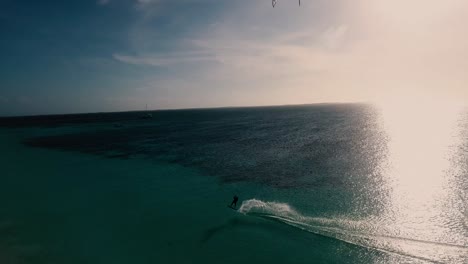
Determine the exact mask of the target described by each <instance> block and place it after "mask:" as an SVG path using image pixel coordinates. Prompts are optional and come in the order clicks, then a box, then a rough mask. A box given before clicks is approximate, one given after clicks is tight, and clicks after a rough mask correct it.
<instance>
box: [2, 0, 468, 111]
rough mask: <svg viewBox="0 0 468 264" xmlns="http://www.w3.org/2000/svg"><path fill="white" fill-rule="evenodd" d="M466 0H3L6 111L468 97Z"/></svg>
mask: <svg viewBox="0 0 468 264" xmlns="http://www.w3.org/2000/svg"><path fill="white" fill-rule="evenodd" d="M466 14H468V3H467V2H465V1H462V0H448V1H445V2H439V1H422V0H416V1H412V2H411V3H407V2H405V1H402V0H398V1H391V2H388V1H383V0H378V1H371V0H359V1H354V2H353V3H349V2H348V1H344V0H337V1H332V2H330V1H326V0H306V1H302V2H301V6H298V4H297V1H287V0H278V1H277V4H276V6H275V8H272V6H271V1H269V0H264V1H247V0H240V1H222V2H221V1H214V0H180V1H168V0H98V1H96V0H90V1H80V2H66V3H65V2H63V3H62V2H60V3H56V2H52V1H41V2H40V3H39V2H34V1H22V2H17V1H11V0H7V1H2V2H1V3H0V24H1V26H0V33H1V37H2V42H0V56H1V57H2V60H1V62H0V116H19V115H43V114H64V113H93V112H119V111H136V110H140V109H141V110H144V109H145V105H148V109H155V110H156V109H186V108H217V107H243V106H269V105H295V104H315V103H327V102H338V103H339V102H375V103H377V104H384V105H389V104H395V103H399V102H400V101H401V100H403V101H404V102H406V104H407V105H408V104H409V102H414V101H423V102H425V103H424V105H426V106H430V105H434V104H436V103H439V102H442V103H443V105H444V106H445V105H459V104H464V103H465V102H466V101H467V99H468V89H467V88H466V84H468V76H467V75H466V72H467V71H468V50H467V49H466V47H467V46H468V37H467V36H468V34H467V33H468V29H467V28H466V27H464V25H466V24H467V23H468V16H466Z"/></svg>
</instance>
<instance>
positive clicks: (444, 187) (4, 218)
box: [0, 105, 468, 263]
mask: <svg viewBox="0 0 468 264" xmlns="http://www.w3.org/2000/svg"><path fill="white" fill-rule="evenodd" d="M139 116H141V115H140V114H139V113H112V114H92V115H78V116H63V117H55V118H52V117H35V118H29V119H25V118H19V119H18V118H17V119H2V120H1V124H2V125H3V128H1V130H0V146H2V148H1V152H0V158H1V161H2V174H1V176H0V199H1V201H2V206H1V207H0V262H1V263H466V262H467V260H468V222H467V221H468V220H467V208H466V199H467V190H468V180H467V173H468V152H467V150H468V142H467V138H468V137H467V135H468V122H467V118H466V117H467V115H466V112H463V111H458V112H454V113H448V114H447V115H445V116H442V117H441V118H439V117H437V116H433V115H431V113H423V114H422V117H421V118H420V119H419V120H422V121H418V120H416V116H412V115H408V116H407V117H405V118H407V119H403V118H399V119H397V120H395V119H393V116H392V115H391V114H388V112H386V110H382V109H379V108H376V107H371V106H367V105H312V106H296V107H263V108H239V109H212V110H178V111H157V112H153V119H150V120H146V119H145V120H143V119H140V118H139ZM425 116H430V118H427V119H426V118H424V117H425ZM408 120H410V121H411V120H413V121H414V122H407V121H408ZM413 124H414V126H413ZM423 132H424V133H423ZM234 194H237V195H238V196H239V197H240V202H239V204H238V208H239V210H238V211H234V210H231V209H229V208H227V207H226V205H227V204H229V203H230V202H231V199H232V196H233V195H234Z"/></svg>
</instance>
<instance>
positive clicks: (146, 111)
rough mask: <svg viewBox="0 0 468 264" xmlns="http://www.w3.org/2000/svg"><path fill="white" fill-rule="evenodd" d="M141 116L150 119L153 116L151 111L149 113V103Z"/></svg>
mask: <svg viewBox="0 0 468 264" xmlns="http://www.w3.org/2000/svg"><path fill="white" fill-rule="evenodd" d="M141 118H143V119H150V118H153V115H152V114H151V113H148V104H146V107H145V114H143V115H142V116H141Z"/></svg>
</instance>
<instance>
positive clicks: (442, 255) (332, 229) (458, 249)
mask: <svg viewBox="0 0 468 264" xmlns="http://www.w3.org/2000/svg"><path fill="white" fill-rule="evenodd" d="M239 212H240V213H243V214H245V215H250V216H256V217H262V218H265V219H270V220H275V221H277V222H281V223H283V224H287V225H289V226H293V227H295V228H298V229H301V230H304V231H307V232H310V233H314V234H317V235H321V236H325V237H329V238H333V239H337V240H340V241H343V242H346V243H349V244H353V245H357V246H361V247H365V248H368V249H373V250H378V251H381V252H386V253H390V254H398V255H400V256H404V257H407V258H413V259H418V260H422V261H427V262H432V263H466V261H467V260H468V247H466V246H462V245H453V244H449V243H440V242H435V241H425V240H418V239H412V238H404V237H397V236H391V235H386V234H378V233H377V232H375V231H378V230H379V229H378V227H377V226H375V225H372V224H371V223H370V222H367V221H353V220H346V219H331V218H324V217H310V216H305V215H303V214H301V213H300V212H298V211H297V210H295V209H294V208H292V207H291V206H290V205H289V204H287V203H278V202H268V201H261V200H257V199H250V200H246V201H244V202H242V205H241V206H240V208H239ZM369 230H370V231H374V232H369Z"/></svg>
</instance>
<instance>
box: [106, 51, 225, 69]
mask: <svg viewBox="0 0 468 264" xmlns="http://www.w3.org/2000/svg"><path fill="white" fill-rule="evenodd" d="M113 57H114V59H116V60H118V61H121V62H125V63H129V64H135V65H149V66H158V67H163V66H172V65H174V64H181V63H182V64H183V63H191V62H206V61H215V60H216V58H215V57H214V56H210V55H209V54H203V53H198V52H177V53H174V54H171V55H167V54H161V55H150V54H147V55H143V56H129V55H121V54H113Z"/></svg>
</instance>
